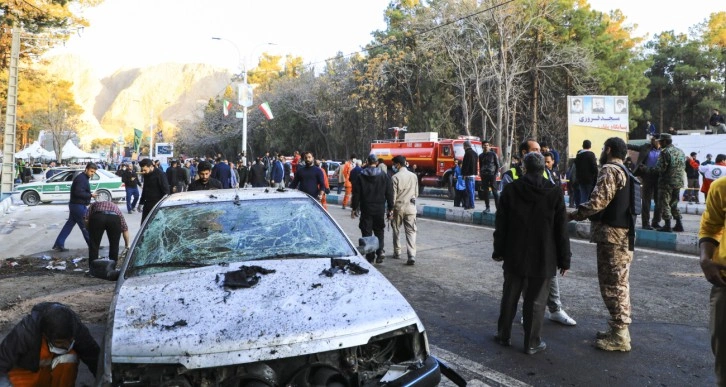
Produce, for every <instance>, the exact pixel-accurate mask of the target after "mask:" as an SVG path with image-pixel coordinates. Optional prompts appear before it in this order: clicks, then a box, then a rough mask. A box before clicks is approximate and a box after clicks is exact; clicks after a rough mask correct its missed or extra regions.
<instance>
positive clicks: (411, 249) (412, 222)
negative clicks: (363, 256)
mask: <svg viewBox="0 0 726 387" xmlns="http://www.w3.org/2000/svg"><path fill="white" fill-rule="evenodd" d="M392 162H393V165H392V166H391V169H392V170H393V177H392V178H391V184H392V186H393V217H392V219H391V229H392V230H393V231H392V232H393V258H395V259H400V258H401V250H402V249H401V238H400V232H401V226H403V229H404V232H405V233H406V254H407V256H408V260H406V264H407V265H413V264H415V263H416V197H417V196H418V177H417V176H416V175H415V174H414V173H413V172H411V171H409V170H408V168H406V158H405V157H404V156H396V157H394V158H393V160H392Z"/></svg>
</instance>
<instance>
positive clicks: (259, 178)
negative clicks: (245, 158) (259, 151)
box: [250, 157, 267, 188]
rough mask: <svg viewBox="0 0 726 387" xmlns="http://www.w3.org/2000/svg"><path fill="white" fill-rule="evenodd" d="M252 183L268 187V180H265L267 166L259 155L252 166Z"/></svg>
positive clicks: (256, 185)
mask: <svg viewBox="0 0 726 387" xmlns="http://www.w3.org/2000/svg"><path fill="white" fill-rule="evenodd" d="M250 184H251V185H252V187H255V188H259V187H267V180H265V166H264V164H262V160H261V159H260V158H259V157H258V158H257V160H256V161H255V163H254V164H253V165H252V168H250Z"/></svg>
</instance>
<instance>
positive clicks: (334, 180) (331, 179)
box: [326, 160, 343, 188]
mask: <svg viewBox="0 0 726 387" xmlns="http://www.w3.org/2000/svg"><path fill="white" fill-rule="evenodd" d="M326 164H327V167H328V168H327V169H328V170H327V171H326V172H328V185H330V188H333V187H337V186H338V174H337V173H335V170H337V169H338V166H339V165H341V164H343V162H342V161H330V160H328V161H326Z"/></svg>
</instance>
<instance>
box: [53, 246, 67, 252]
mask: <svg viewBox="0 0 726 387" xmlns="http://www.w3.org/2000/svg"><path fill="white" fill-rule="evenodd" d="M53 250H55V251H59V252H61V253H62V252H65V251H68V249H66V248H65V247H61V246H53Z"/></svg>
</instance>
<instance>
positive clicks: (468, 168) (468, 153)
mask: <svg viewBox="0 0 726 387" xmlns="http://www.w3.org/2000/svg"><path fill="white" fill-rule="evenodd" d="M478 159H479V155H478V154H477V153H476V151H475V150H474V148H472V147H471V142H469V141H468V140H467V141H464V161H463V162H462V164H461V175H462V176H464V183H465V184H466V192H467V195H469V196H468V197H467V199H468V203H465V204H466V205H465V206H464V209H465V210H473V209H474V195H475V194H476V189H475V187H476V175H477V172H478V171H477V167H476V164H477V161H478Z"/></svg>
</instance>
